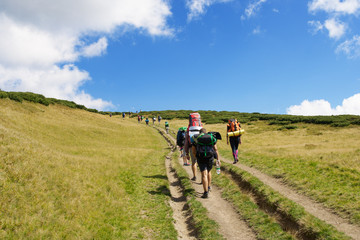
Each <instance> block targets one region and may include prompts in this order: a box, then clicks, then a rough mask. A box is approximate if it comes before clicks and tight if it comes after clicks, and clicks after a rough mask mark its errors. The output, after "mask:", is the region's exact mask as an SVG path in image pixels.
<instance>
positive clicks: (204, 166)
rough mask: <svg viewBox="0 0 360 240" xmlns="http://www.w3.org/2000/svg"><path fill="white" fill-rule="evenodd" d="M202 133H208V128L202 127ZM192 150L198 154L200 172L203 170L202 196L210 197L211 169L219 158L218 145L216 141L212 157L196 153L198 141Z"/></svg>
mask: <svg viewBox="0 0 360 240" xmlns="http://www.w3.org/2000/svg"><path fill="white" fill-rule="evenodd" d="M200 134H206V129H205V128H202V129H201V130H200ZM200 137H201V135H200ZM192 151H193V154H194V155H195V156H197V164H198V165H199V168H200V172H201V178H202V184H203V188H204V194H203V195H202V196H201V197H202V198H208V197H209V192H210V190H211V187H210V186H211V169H212V168H213V165H214V159H215V158H216V159H219V152H218V150H217V147H216V142H215V143H214V145H213V146H212V153H213V156H212V157H211V158H210V159H202V158H201V157H200V156H199V155H197V154H196V152H197V146H196V143H195V144H193V146H192Z"/></svg>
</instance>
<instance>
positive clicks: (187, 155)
mask: <svg viewBox="0 0 360 240" xmlns="http://www.w3.org/2000/svg"><path fill="white" fill-rule="evenodd" d="M124 117H125V116H124V115H123V118H124ZM144 118H145V123H146V125H149V122H150V120H149V117H144V116H143V115H138V123H141V122H142V121H143V119H144ZM151 119H152V121H153V125H155V123H156V120H157V121H158V123H159V125H160V122H161V120H162V117H161V116H158V117H157V118H156V117H155V116H154V117H152V118H151ZM169 128H170V125H169V122H167V121H165V130H166V133H169ZM243 131H244V130H242V129H241V125H240V123H239V122H238V121H237V120H236V119H229V122H228V124H227V129H226V132H227V134H226V143H227V144H228V145H229V143H230V146H231V150H232V154H233V158H234V162H233V163H234V164H236V163H237V162H238V161H239V159H238V153H239V151H238V147H239V144H241V134H242V133H243ZM221 139H222V137H221V134H220V133H219V132H207V131H206V129H205V128H203V124H202V123H201V118H200V114H199V113H197V112H194V113H191V114H190V115H189V125H188V127H180V128H179V129H178V132H177V136H176V145H177V146H179V148H180V152H181V157H182V159H183V163H184V166H190V165H191V169H192V173H193V177H192V178H191V180H192V181H196V179H197V176H196V175H197V174H196V173H197V166H199V169H200V172H201V181H202V185H203V188H204V193H203V195H202V196H201V197H202V198H208V197H209V192H210V191H211V169H212V168H213V165H214V160H215V159H216V161H215V163H216V165H217V167H219V169H220V164H221V163H220V158H219V151H218V149H217V146H216V143H217V141H218V140H221ZM190 160H191V164H190Z"/></svg>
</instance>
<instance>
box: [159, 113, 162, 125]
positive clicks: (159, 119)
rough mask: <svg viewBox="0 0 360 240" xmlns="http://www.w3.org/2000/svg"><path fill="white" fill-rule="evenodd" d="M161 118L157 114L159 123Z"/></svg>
mask: <svg viewBox="0 0 360 240" xmlns="http://www.w3.org/2000/svg"><path fill="white" fill-rule="evenodd" d="M161 119H162V118H161V116H160V115H159V116H158V121H159V125H160V121H161Z"/></svg>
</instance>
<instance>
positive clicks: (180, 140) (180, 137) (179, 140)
mask: <svg viewBox="0 0 360 240" xmlns="http://www.w3.org/2000/svg"><path fill="white" fill-rule="evenodd" d="M186 130H187V127H181V128H179V130H178V132H177V135H176V145H178V146H179V148H180V153H181V157H182V159H183V163H184V166H190V163H189V160H188V159H187V158H186V154H185V149H184V145H185V135H186Z"/></svg>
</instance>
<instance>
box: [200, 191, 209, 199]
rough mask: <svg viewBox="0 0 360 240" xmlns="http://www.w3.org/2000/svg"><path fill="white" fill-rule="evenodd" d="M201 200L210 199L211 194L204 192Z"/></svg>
mask: <svg viewBox="0 0 360 240" xmlns="http://www.w3.org/2000/svg"><path fill="white" fill-rule="evenodd" d="M201 198H209V192H204V194H203V195H202V196H201Z"/></svg>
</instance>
